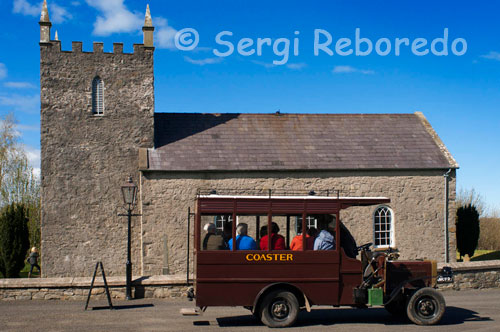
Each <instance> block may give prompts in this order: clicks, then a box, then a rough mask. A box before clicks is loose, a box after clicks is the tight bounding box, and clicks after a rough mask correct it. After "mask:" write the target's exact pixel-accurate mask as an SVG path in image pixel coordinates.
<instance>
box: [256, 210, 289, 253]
mask: <svg viewBox="0 0 500 332" xmlns="http://www.w3.org/2000/svg"><path fill="white" fill-rule="evenodd" d="M297 218H298V216H297V215H273V216H272V218H271V231H270V232H269V231H268V229H267V228H268V224H267V220H266V223H265V225H264V227H262V228H263V231H264V234H263V235H262V236H261V239H260V241H259V246H260V249H261V250H269V249H270V250H288V249H290V244H291V242H292V239H293V238H294V237H295V236H296V235H297V232H296V230H295V227H294V224H293V223H294V221H295V220H296V219H297ZM269 234H270V235H269ZM269 236H270V237H271V247H270V248H269Z"/></svg>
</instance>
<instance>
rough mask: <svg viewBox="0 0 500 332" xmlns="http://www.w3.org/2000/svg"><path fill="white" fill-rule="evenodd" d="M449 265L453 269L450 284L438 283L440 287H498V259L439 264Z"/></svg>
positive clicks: (499, 284) (442, 264) (459, 288)
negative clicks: (452, 278) (452, 277)
mask: <svg viewBox="0 0 500 332" xmlns="http://www.w3.org/2000/svg"><path fill="white" fill-rule="evenodd" d="M445 265H446V266H450V267H451V268H452V270H453V275H454V280H453V283H452V284H442V285H439V288H440V289H454V290H461V289H470V288H473V289H479V288H498V287H500V260H495V261H482V262H460V263H457V262H455V263H451V264H444V263H441V264H439V267H440V268H442V266H445Z"/></svg>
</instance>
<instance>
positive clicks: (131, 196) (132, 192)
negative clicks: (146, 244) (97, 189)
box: [122, 176, 137, 300]
mask: <svg viewBox="0 0 500 332" xmlns="http://www.w3.org/2000/svg"><path fill="white" fill-rule="evenodd" d="M122 194H123V201H124V202H125V204H126V205H127V217H128V240H127V265H126V281H127V288H126V298H127V300H131V299H132V295H131V289H132V262H131V261H130V223H131V219H132V210H133V209H134V205H135V199H136V196H137V186H136V185H135V184H134V182H132V177H131V176H129V177H128V181H127V182H126V183H125V184H124V185H122Z"/></svg>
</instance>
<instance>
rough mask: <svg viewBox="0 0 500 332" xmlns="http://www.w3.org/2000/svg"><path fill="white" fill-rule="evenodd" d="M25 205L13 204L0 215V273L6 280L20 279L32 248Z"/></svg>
mask: <svg viewBox="0 0 500 332" xmlns="http://www.w3.org/2000/svg"><path fill="white" fill-rule="evenodd" d="M25 211H26V208H25V206H24V205H23V204H17V203H12V204H10V205H8V206H6V207H5V208H3V209H2V212H1V214H0V272H2V274H3V275H4V276H5V277H6V278H16V277H19V272H20V271H21V270H22V269H23V267H24V259H25V257H26V252H27V251H28V249H29V247H30V243H29V232H28V223H27V218H26V214H25Z"/></svg>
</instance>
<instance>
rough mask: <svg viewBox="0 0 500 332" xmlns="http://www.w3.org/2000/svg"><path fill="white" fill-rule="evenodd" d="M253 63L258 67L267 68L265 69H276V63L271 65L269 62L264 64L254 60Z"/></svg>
mask: <svg viewBox="0 0 500 332" xmlns="http://www.w3.org/2000/svg"><path fill="white" fill-rule="evenodd" d="M252 63H255V64H256V65H259V66H262V67H265V68H273V67H276V65H275V64H274V63H272V62H271V63H269V62H262V61H257V60H252Z"/></svg>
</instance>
